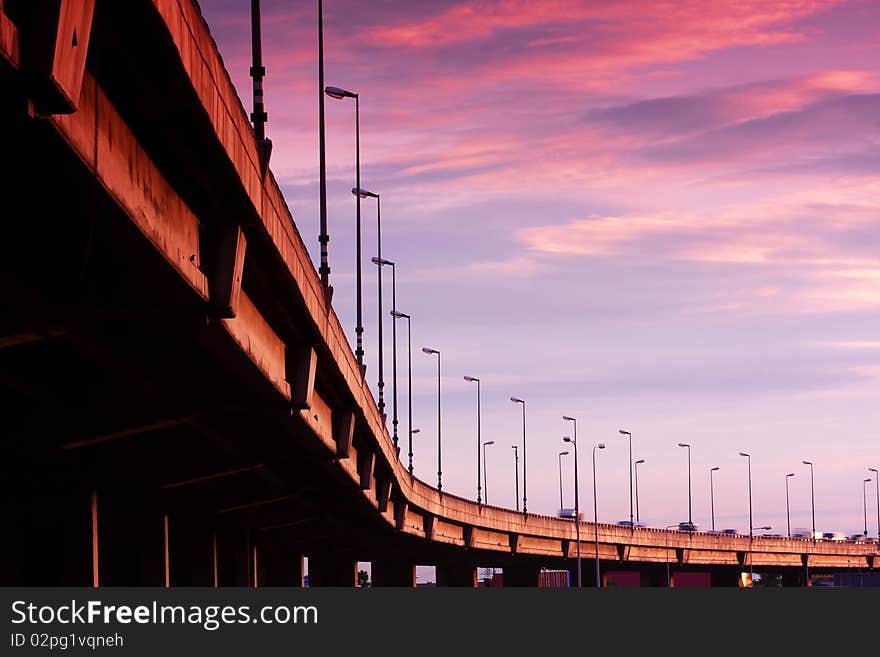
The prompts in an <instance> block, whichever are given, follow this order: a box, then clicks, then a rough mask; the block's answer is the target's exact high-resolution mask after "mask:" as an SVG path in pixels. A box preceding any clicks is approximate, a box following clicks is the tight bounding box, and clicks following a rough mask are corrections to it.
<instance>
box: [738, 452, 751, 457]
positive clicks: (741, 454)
mask: <svg viewBox="0 0 880 657" xmlns="http://www.w3.org/2000/svg"><path fill="white" fill-rule="evenodd" d="M739 455H740V456H745V457H748V456H749V455H748V454H746V453H745V452H740V453H739Z"/></svg>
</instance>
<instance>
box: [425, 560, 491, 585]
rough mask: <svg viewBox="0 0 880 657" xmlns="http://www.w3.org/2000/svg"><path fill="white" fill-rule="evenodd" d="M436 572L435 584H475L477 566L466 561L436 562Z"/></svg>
mask: <svg viewBox="0 0 880 657" xmlns="http://www.w3.org/2000/svg"><path fill="white" fill-rule="evenodd" d="M436 572H437V586H471V587H476V586H477V567H476V566H475V565H474V564H472V563H469V562H467V561H444V562H441V563H438V564H437V571H436ZM505 584H506V582H505Z"/></svg>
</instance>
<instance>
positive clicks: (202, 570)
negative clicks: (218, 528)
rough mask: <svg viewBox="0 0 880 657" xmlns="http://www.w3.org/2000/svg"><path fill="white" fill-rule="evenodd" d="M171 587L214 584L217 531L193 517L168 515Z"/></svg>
mask: <svg viewBox="0 0 880 657" xmlns="http://www.w3.org/2000/svg"><path fill="white" fill-rule="evenodd" d="M168 545H169V549H168V552H169V562H170V563H169V570H170V576H171V586H214V530H213V529H212V528H211V527H208V526H207V525H202V524H200V523H199V522H198V520H197V519H194V518H190V517H185V516H184V517H180V516H175V515H173V514H172V515H170V516H169V523H168Z"/></svg>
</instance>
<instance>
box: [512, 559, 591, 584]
mask: <svg viewBox="0 0 880 657" xmlns="http://www.w3.org/2000/svg"><path fill="white" fill-rule="evenodd" d="M503 570H504V578H503V579H504V586H505V588H506V587H508V586H538V572H539V570H540V569H539V568H538V566H536V565H532V564H528V563H520V564H516V565H514V566H504V568H503ZM581 579H582V580H583V579H584V578H583V575H582V576H581ZM575 584H577V575H575Z"/></svg>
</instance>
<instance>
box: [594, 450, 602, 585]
mask: <svg viewBox="0 0 880 657" xmlns="http://www.w3.org/2000/svg"><path fill="white" fill-rule="evenodd" d="M596 447H597V446H593V530H594V532H595V535H596V588H601V586H602V579H601V576H600V573H599V510H598V502H597V501H596Z"/></svg>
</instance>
